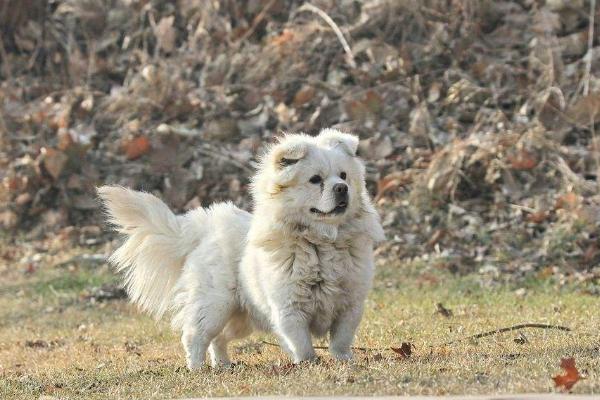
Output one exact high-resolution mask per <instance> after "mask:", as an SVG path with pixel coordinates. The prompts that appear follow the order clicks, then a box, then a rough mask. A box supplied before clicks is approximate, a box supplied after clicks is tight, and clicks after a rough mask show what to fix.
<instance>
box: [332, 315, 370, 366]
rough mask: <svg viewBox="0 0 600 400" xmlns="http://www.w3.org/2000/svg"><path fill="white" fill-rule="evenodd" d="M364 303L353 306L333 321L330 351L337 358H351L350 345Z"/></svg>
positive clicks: (341, 359) (342, 359)
mask: <svg viewBox="0 0 600 400" xmlns="http://www.w3.org/2000/svg"><path fill="white" fill-rule="evenodd" d="M362 312H363V310H362V305H360V306H352V307H350V308H348V309H346V310H345V311H344V312H342V313H341V314H340V315H338V317H337V318H336V319H335V321H334V322H333V325H332V326H331V330H330V344H329V352H330V353H331V355H332V356H333V357H335V358H336V359H337V360H340V361H344V360H351V359H352V351H351V350H350V347H351V346H352V342H353V341H354V334H355V333H356V329H357V328H358V325H359V324H360V320H361V317H362Z"/></svg>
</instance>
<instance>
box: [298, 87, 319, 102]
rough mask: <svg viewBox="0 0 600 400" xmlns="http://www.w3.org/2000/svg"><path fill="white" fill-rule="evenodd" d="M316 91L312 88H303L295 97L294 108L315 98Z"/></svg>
mask: <svg viewBox="0 0 600 400" xmlns="http://www.w3.org/2000/svg"><path fill="white" fill-rule="evenodd" d="M315 93H316V90H315V88H314V87H312V86H303V87H302V88H301V89H300V90H298V91H297V92H296V95H295V96H294V102H293V104H294V107H300V106H302V105H304V104H306V103H308V102H309V101H311V100H312V99H313V97H315Z"/></svg>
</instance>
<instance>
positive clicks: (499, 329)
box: [432, 323, 573, 347]
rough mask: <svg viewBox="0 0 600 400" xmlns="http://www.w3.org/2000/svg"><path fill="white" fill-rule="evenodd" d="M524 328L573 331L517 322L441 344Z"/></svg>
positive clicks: (552, 326) (558, 327)
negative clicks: (516, 323)
mask: <svg viewBox="0 0 600 400" xmlns="http://www.w3.org/2000/svg"><path fill="white" fill-rule="evenodd" d="M525 328H537V329H555V330H559V331H564V332H572V331H573V330H572V329H571V328H569V327H567V326H561V325H551V324H536V323H526V324H518V325H513V326H508V327H505V328H498V329H494V330H493V331H487V332H481V333H476V334H475V335H471V336H467V337H464V338H460V339H456V340H452V341H450V342H446V343H444V344H443V346H446V345H449V344H454V343H458V342H464V341H466V340H473V339H481V338H484V337H487V336H492V335H497V334H499V333H506V332H512V331H517V330H519V329H525ZM432 347H436V346H432Z"/></svg>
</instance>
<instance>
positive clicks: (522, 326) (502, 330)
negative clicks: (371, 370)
mask: <svg viewBox="0 0 600 400" xmlns="http://www.w3.org/2000/svg"><path fill="white" fill-rule="evenodd" d="M525 328H536V329H554V330H559V331H563V332H573V330H572V329H571V328H569V327H567V326H561V325H551V324H538V323H525V324H518V325H513V326H508V327H504V328H498V329H494V330H492V331H487V332H480V333H476V334H474V335H471V336H467V337H463V338H459V339H456V340H452V341H450V342H446V343H442V344H439V345H430V346H429V347H442V346H448V345H451V344H454V343H459V342H464V341H467V340H473V339H481V338H484V337H487V336H492V335H497V334H499V333H506V332H512V331H517V330H519V329H525ZM262 344H265V345H268V346H273V347H281V346H280V345H278V344H277V343H273V342H268V341H266V340H263V341H262ZM392 347H393V346H389V347H358V346H353V347H351V349H352V350H358V351H380V352H381V351H387V350H392ZM314 348H315V349H318V350H328V349H329V346H314Z"/></svg>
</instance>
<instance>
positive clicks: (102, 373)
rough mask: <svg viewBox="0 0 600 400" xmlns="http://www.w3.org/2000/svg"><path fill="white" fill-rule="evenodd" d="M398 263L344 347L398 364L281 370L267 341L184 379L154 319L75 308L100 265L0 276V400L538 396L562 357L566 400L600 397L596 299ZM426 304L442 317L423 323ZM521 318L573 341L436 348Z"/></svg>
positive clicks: (383, 271) (283, 364) (169, 336)
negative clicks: (578, 374)
mask: <svg viewBox="0 0 600 400" xmlns="http://www.w3.org/2000/svg"><path fill="white" fill-rule="evenodd" d="M412 267H414V269H411V268H408V267H405V268H404V269H402V270H399V269H398V268H399V267H398V266H396V265H384V266H383V265H382V266H380V269H379V273H378V278H377V284H376V286H375V288H374V290H373V292H372V294H371V296H370V298H369V300H368V303H367V311H366V315H365V319H364V322H363V324H362V327H361V329H360V333H359V335H358V339H357V344H358V345H361V346H369V347H380V348H384V347H386V346H390V345H400V344H401V342H410V343H412V344H413V345H414V346H415V350H414V351H413V354H412V356H411V357H410V358H409V359H400V358H398V356H397V355H396V354H394V353H393V352H391V351H389V350H382V351H373V352H366V353H364V352H358V353H357V357H356V361H355V362H353V363H350V364H337V363H334V362H332V360H331V359H330V357H329V356H328V355H327V354H326V353H325V352H323V351H321V352H320V353H321V354H322V360H321V362H320V363H317V364H311V365H302V366H298V367H294V368H289V367H288V366H287V363H288V361H287V359H286V358H285V356H284V355H283V354H282V353H281V352H280V351H279V349H278V348H274V347H271V346H266V345H262V344H261V339H267V340H273V339H272V338H269V337H268V336H260V335H254V336H252V337H250V338H249V339H247V340H245V341H242V342H239V343H236V344H234V345H233V346H232V353H233V357H234V359H235V360H236V361H238V365H237V366H235V367H234V368H233V369H231V370H211V369H209V368H208V367H207V368H205V369H203V370H201V371H197V372H189V371H187V370H186V368H185V365H184V358H183V354H182V349H181V346H180V344H179V338H178V336H177V335H176V334H175V333H173V332H171V330H170V329H169V327H168V324H167V323H166V322H159V323H156V322H154V321H153V320H151V319H150V318H148V317H146V316H143V315H141V314H140V313H138V312H137V310H136V309H135V308H134V307H133V306H131V305H129V304H127V303H126V302H124V301H108V302H105V303H97V304H92V303H90V302H89V301H87V300H85V299H84V296H83V294H85V293H87V292H88V291H89V289H90V288H91V287H92V286H96V285H100V284H102V283H106V282H114V281H115V277H114V275H113V274H112V273H111V271H110V270H109V269H108V268H107V267H106V266H103V267H99V268H95V269H90V267H82V266H81V267H75V268H71V269H68V268H46V269H40V270H38V271H37V272H35V273H34V274H31V275H24V274H23V273H22V272H21V271H17V270H15V269H10V268H8V267H7V268H5V269H4V270H2V271H1V272H0V321H1V322H0V397H1V398H13V397H17V398H33V397H35V396H38V395H41V394H46V395H54V396H58V397H60V398H63V397H64V398H86V399H87V398H107V397H108V398H124V397H127V398H129V397H135V398H150V397H185V396H198V397H200V396H238V395H257V394H294V395H326V394H362V395H373V394H450V393H455V394H456V393H508V392H536V391H537V392H548V391H552V390H554V389H553V383H552V380H551V379H550V378H551V376H553V375H555V374H557V373H558V372H560V371H559V363H560V359H561V357H566V356H573V357H575V359H576V362H577V366H578V367H579V368H580V370H581V371H582V373H584V374H585V375H587V379H586V380H583V381H581V382H579V383H578V384H577V385H576V386H575V388H574V390H573V391H574V392H576V393H598V392H600V384H599V382H600V379H599V376H598V371H600V357H599V355H600V350H599V346H600V342H599V337H598V333H597V327H598V326H600V314H598V309H599V306H600V299H599V298H598V297H597V296H596V297H594V296H591V295H587V294H583V293H579V292H578V291H576V290H574V289H569V290H566V289H564V288H563V289H560V290H559V289H556V288H555V287H554V286H552V285H551V284H549V283H547V282H546V283H545V284H540V283H535V284H532V285H531V286H530V287H529V288H528V289H527V291H526V294H525V295H521V296H519V295H516V294H515V291H514V288H508V287H498V288H494V289H490V288H488V289H483V288H482V287H481V286H480V285H479V284H478V283H477V280H476V279H473V278H461V279H458V278H452V277H450V276H445V275H443V274H441V273H438V274H436V275H429V274H426V275H423V271H424V269H426V268H425V266H423V265H413V266H412ZM411 271H412V272H411ZM403 275H404V276H403ZM437 302H442V303H443V304H444V305H445V306H446V307H447V308H449V309H451V310H452V311H453V314H454V315H453V316H452V317H450V318H446V317H443V316H442V315H440V314H437V313H435V303H437ZM521 322H545V323H553V324H561V325H567V326H570V327H572V328H574V329H575V332H573V333H566V332H559V331H551V330H526V331H524V332H523V333H524V335H525V337H526V339H527V343H525V344H518V343H516V342H515V341H514V339H515V338H516V337H517V336H518V333H516V332H513V333H506V334H500V335H495V336H492V337H489V338H485V339H480V340H479V341H478V342H473V341H464V342H459V343H455V344H452V345H448V346H438V344H440V343H444V342H446V341H449V340H454V339H456V338H461V337H466V336H468V335H470V334H472V333H477V332H481V331H486V330H489V329H493V328H497V327H501V326H509V325H512V324H515V323H521ZM36 340H39V342H35V341H36ZM28 341H29V342H28ZM32 341H33V342H32ZM28 343H29V344H28ZM431 346H433V347H431Z"/></svg>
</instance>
